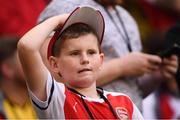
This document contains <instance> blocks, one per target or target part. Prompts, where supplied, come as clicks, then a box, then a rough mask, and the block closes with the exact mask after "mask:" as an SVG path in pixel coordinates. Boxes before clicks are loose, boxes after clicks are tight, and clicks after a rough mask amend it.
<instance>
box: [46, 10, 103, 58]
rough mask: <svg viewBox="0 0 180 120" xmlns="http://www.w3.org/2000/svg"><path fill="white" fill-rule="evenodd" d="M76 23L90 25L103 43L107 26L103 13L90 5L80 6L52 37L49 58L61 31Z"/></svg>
mask: <svg viewBox="0 0 180 120" xmlns="http://www.w3.org/2000/svg"><path fill="white" fill-rule="evenodd" d="M75 23H84V24H87V25H88V26H90V27H91V28H92V29H93V30H94V31H95V33H96V34H97V37H98V40H99V43H100V44H101V42H102V39H103V35H104V27H105V23H104V19H103V16H102V14H101V13H100V12H99V11H98V10H94V9H93V8H90V7H78V8H76V9H75V10H74V11H73V12H72V13H71V14H70V15H69V17H68V18H67V20H66V21H65V23H64V25H63V27H61V28H59V29H58V30H57V31H56V32H55V34H54V35H53V37H52V38H51V40H50V42H49V45H48V55H47V57H48V58H49V57H50V56H52V55H53V54H52V49H53V46H54V44H55V42H56V41H57V39H58V38H59V36H60V35H61V33H62V32H63V31H64V30H65V29H67V28H68V27H69V26H71V25H72V24H75Z"/></svg>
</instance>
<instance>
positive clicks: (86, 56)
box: [56, 34, 103, 87]
mask: <svg viewBox="0 0 180 120" xmlns="http://www.w3.org/2000/svg"><path fill="white" fill-rule="evenodd" d="M60 49H61V50H60V55H59V57H58V58H57V65H56V66H57V68H56V69H58V72H60V74H61V76H62V78H63V79H64V80H65V82H66V83H67V85H69V86H70V87H88V86H90V85H92V83H94V82H95V80H96V79H97V75H98V71H99V70H100V66H101V65H102V62H103V54H102V53H100V50H99V47H98V40H97V37H96V36H95V35H93V34H86V35H82V36H80V37H78V38H71V39H67V40H64V41H63V42H62V46H61V48H60Z"/></svg>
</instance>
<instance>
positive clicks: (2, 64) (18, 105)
mask: <svg viewBox="0 0 180 120" xmlns="http://www.w3.org/2000/svg"><path fill="white" fill-rule="evenodd" d="M18 39H19V38H16V37H1V38H0V77H1V80H0V88H1V91H0V112H1V115H2V116H3V117H2V118H3V119H35V118H36V114H35V112H34V110H33V108H32V106H31V103H30V100H29V98H28V93H27V88H26V83H25V80H24V79H25V78H24V73H23V71H22V68H21V64H20V61H19V58H18V55H17V42H18Z"/></svg>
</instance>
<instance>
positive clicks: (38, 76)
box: [18, 14, 68, 100]
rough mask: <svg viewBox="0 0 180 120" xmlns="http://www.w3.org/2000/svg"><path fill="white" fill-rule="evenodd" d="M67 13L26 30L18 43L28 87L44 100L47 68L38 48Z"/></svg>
mask: <svg viewBox="0 0 180 120" xmlns="http://www.w3.org/2000/svg"><path fill="white" fill-rule="evenodd" d="M67 17H68V14H63V15H58V16H54V17H52V18H49V19H47V20H46V21H44V22H43V23H41V24H39V25H37V26H36V27H34V28H32V29H31V30H30V31H29V32H27V33H26V34H25V35H24V36H23V37H22V38H21V39H20V41H19V43H18V54H19V58H20V61H21V64H22V68H23V70H24V73H25V76H26V81H27V84H28V87H29V88H30V89H31V91H32V92H33V93H34V94H35V95H36V96H37V97H38V98H39V99H41V100H46V91H45V90H46V80H47V68H46V67H45V65H44V63H43V61H42V58H41V55H40V48H41V46H42V45H43V43H44V41H45V40H46V39H47V37H48V36H49V34H50V33H51V32H52V31H53V30H54V29H55V28H56V27H57V25H59V24H60V25H61V24H63V23H64V22H65V20H66V19H67Z"/></svg>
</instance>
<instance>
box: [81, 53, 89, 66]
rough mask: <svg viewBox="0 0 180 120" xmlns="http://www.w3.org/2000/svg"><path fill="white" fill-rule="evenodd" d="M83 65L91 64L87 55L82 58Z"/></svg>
mask: <svg viewBox="0 0 180 120" xmlns="http://www.w3.org/2000/svg"><path fill="white" fill-rule="evenodd" d="M80 62H81V64H89V59H88V56H87V55H85V54H83V55H82V56H81V61H80Z"/></svg>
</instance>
